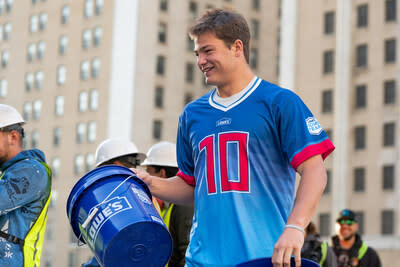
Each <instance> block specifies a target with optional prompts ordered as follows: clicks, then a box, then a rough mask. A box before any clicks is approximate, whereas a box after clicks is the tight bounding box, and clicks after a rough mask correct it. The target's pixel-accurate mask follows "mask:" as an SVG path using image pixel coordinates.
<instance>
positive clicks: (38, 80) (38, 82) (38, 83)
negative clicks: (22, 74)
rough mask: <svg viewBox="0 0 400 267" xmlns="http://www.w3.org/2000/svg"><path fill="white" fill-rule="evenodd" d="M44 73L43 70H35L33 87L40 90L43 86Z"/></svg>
mask: <svg viewBox="0 0 400 267" xmlns="http://www.w3.org/2000/svg"><path fill="white" fill-rule="evenodd" d="M43 79H44V74H43V71H38V72H36V75H35V88H36V89H38V90H40V89H41V88H42V87H43Z"/></svg>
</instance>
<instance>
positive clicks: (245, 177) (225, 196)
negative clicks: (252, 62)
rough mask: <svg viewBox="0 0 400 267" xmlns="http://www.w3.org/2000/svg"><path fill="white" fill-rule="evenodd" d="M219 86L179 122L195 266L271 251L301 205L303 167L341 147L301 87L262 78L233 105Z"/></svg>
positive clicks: (235, 260) (181, 165)
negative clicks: (219, 97)
mask: <svg viewBox="0 0 400 267" xmlns="http://www.w3.org/2000/svg"><path fill="white" fill-rule="evenodd" d="M215 94H217V92H216V90H215V89H214V90H213V91H211V92H210V93H208V94H206V95H204V96H203V97H201V98H199V99H198V100H196V101H194V102H192V103H190V104H189V105H187V106H186V107H185V109H184V111H183V112H182V114H181V116H180V119H179V126H178V136H177V156H178V165H179V168H180V172H179V174H178V175H179V176H180V177H181V178H182V179H184V180H185V181H186V182H187V183H188V184H190V185H193V186H195V192H194V198H195V212H194V217H193V226H192V231H191V239H190V244H189V247H188V249H187V252H186V263H187V265H188V266H192V265H194V266H203V265H207V266H208V265H212V266H229V265H234V264H236V263H239V262H243V261H246V260H249V259H254V258H259V257H266V256H271V255H272V253H273V246H274V244H275V242H276V241H277V240H278V238H279V236H280V234H281V233H282V231H283V228H284V225H285V223H286V221H287V218H288V216H289V213H290V211H291V209H292V206H293V202H294V193H295V192H294V191H295V174H296V169H297V167H298V166H299V165H300V164H301V163H302V162H304V161H305V160H306V159H308V158H309V157H311V156H314V155H318V154H320V155H322V157H323V158H326V157H327V156H328V155H329V154H330V153H331V152H332V151H333V150H334V146H333V144H332V143H331V141H330V140H329V138H328V136H327V135H326V133H325V132H324V131H323V129H322V128H321V126H320V125H319V123H318V121H317V120H316V119H315V118H314V116H313V115H312V113H311V112H310V111H309V109H308V108H307V107H306V105H305V104H304V103H303V102H302V100H301V99H300V98H299V97H298V96H297V95H296V94H294V93H293V92H291V91H289V90H286V89H283V88H280V87H278V86H276V85H274V84H271V83H268V82H266V81H264V80H262V79H260V78H258V77H255V78H254V79H253V80H252V81H251V82H250V84H249V85H248V86H247V87H246V88H245V89H244V90H243V91H242V93H241V95H240V97H239V98H238V99H236V100H235V101H234V102H232V103H229V104H228V105H223V104H221V103H219V102H216V101H215Z"/></svg>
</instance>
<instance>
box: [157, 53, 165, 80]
mask: <svg viewBox="0 0 400 267" xmlns="http://www.w3.org/2000/svg"><path fill="white" fill-rule="evenodd" d="M156 71H157V74H159V75H164V72H165V57H164V56H157V69H156Z"/></svg>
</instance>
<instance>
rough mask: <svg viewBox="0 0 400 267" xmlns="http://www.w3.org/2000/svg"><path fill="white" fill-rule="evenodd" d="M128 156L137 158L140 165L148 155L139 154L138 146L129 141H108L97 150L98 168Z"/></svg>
mask: <svg viewBox="0 0 400 267" xmlns="http://www.w3.org/2000/svg"><path fill="white" fill-rule="evenodd" d="M127 155H133V156H136V158H137V159H138V160H139V163H141V162H143V160H144V159H145V158H146V155H145V154H144V153H141V152H139V151H138V149H137V148H136V145H135V144H134V143H133V142H131V141H130V140H128V139H125V138H110V139H106V140H104V141H103V142H102V143H101V144H100V145H99V146H98V147H97V149H96V155H95V158H96V167H97V166H99V165H100V164H102V163H104V162H107V161H109V160H112V159H115V158H118V157H121V156H127Z"/></svg>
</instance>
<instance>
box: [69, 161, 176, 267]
mask: <svg viewBox="0 0 400 267" xmlns="http://www.w3.org/2000/svg"><path fill="white" fill-rule="evenodd" d="M67 215H68V219H69V222H70V224H71V226H72V230H73V231H74V234H75V235H76V236H77V237H78V239H79V240H81V241H82V242H84V243H86V244H87V245H88V246H89V247H90V249H91V250H92V251H93V253H94V254H95V256H96V258H97V260H98V262H99V263H100V264H101V265H102V266H103V267H109V266H118V267H125V266H129V267H130V266H164V265H165V264H166V263H167V262H168V259H169V257H170V256H171V252H172V239H171V236H170V234H169V232H168V230H167V228H166V226H165V224H164V222H163V220H162V219H161V217H160V215H159V214H158V212H157V210H156V209H155V208H154V206H153V203H152V201H151V193H150V191H149V189H148V187H147V186H146V184H145V183H144V182H143V181H142V180H140V179H139V178H138V177H137V176H136V175H135V174H134V173H133V172H132V171H131V170H130V169H128V168H125V167H121V166H117V165H108V166H103V167H99V168H96V169H94V170H92V171H90V172H89V173H87V174H86V175H85V176H83V177H82V178H81V179H80V180H79V181H78V182H77V183H76V184H75V186H74V187H73V188H72V191H71V193H70V195H69V197H68V201H67Z"/></svg>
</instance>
